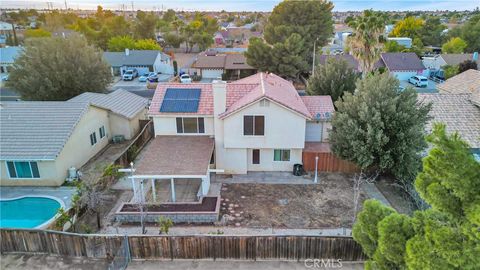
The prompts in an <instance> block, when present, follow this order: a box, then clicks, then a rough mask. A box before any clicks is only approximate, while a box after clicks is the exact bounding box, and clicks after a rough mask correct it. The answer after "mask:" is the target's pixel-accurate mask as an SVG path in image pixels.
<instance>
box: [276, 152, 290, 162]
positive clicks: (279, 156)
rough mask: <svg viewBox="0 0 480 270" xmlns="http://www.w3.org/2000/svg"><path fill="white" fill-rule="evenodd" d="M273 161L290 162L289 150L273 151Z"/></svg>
mask: <svg viewBox="0 0 480 270" xmlns="http://www.w3.org/2000/svg"><path fill="white" fill-rule="evenodd" d="M273 161H290V150H286V149H275V150H274V151H273Z"/></svg>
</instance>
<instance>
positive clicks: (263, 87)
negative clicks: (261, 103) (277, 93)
mask: <svg viewBox="0 0 480 270" xmlns="http://www.w3.org/2000/svg"><path fill="white" fill-rule="evenodd" d="M260 85H261V87H262V95H265V84H264V82H263V72H260Z"/></svg>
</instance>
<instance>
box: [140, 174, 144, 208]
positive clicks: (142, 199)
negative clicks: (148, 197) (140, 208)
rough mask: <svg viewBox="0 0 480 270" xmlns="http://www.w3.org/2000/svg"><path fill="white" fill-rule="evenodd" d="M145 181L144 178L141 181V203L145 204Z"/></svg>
mask: <svg viewBox="0 0 480 270" xmlns="http://www.w3.org/2000/svg"><path fill="white" fill-rule="evenodd" d="M143 180H145V179H143V178H142V179H141V180H140V196H141V198H140V202H141V203H145V189H144V188H143Z"/></svg>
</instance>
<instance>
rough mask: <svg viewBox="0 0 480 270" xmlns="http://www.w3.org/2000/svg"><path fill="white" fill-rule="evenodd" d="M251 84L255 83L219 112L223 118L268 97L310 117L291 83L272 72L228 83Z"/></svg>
mask: <svg viewBox="0 0 480 270" xmlns="http://www.w3.org/2000/svg"><path fill="white" fill-rule="evenodd" d="M241 84H253V85H256V86H255V87H253V88H252V89H251V90H250V91H249V92H248V93H246V94H245V95H244V96H243V97H241V98H239V99H238V100H237V101H235V102H234V103H233V104H232V105H231V106H229V107H227V110H226V111H225V112H224V113H222V114H221V117H222V118H225V117H227V116H229V115H231V114H232V113H234V112H236V111H238V110H241V109H243V108H245V107H247V106H249V105H251V104H253V103H255V102H256V101H259V100H260V99H263V98H268V99H270V100H272V101H274V102H277V103H279V104H280V105H283V106H285V107H287V108H289V109H291V110H293V111H295V112H297V113H299V114H301V115H303V116H305V117H306V118H311V117H312V116H311V114H310V112H309V111H308V109H307V107H306V106H305V104H304V103H303V101H302V99H301V98H300V96H299V95H298V93H297V90H296V89H295V87H293V84H292V83H291V82H289V81H287V80H285V79H283V78H281V77H280V76H278V75H275V74H273V73H263V72H259V73H257V74H254V75H252V76H249V77H246V78H243V79H241V80H238V81H235V82H232V83H231V84H230V85H241Z"/></svg>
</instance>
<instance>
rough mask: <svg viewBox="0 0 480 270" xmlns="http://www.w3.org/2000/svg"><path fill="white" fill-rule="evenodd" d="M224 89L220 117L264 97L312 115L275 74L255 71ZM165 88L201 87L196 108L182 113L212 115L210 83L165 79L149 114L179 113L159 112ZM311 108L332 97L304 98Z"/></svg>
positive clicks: (319, 107)
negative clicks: (224, 93)
mask: <svg viewBox="0 0 480 270" xmlns="http://www.w3.org/2000/svg"><path fill="white" fill-rule="evenodd" d="M226 87H227V93H226V95H227V96H226V108H227V109H226V111H225V112H224V113H222V114H221V117H222V118H223V117H227V116H228V115H230V114H232V113H234V112H236V111H238V110H241V109H243V108H245V107H247V106H249V105H250V104H252V103H254V102H256V101H259V100H261V99H263V98H267V99H269V100H272V101H273V102H276V103H278V104H280V105H282V106H285V107H287V108H289V109H291V110H293V111H295V112H297V113H299V114H301V115H303V116H305V117H306V118H311V117H312V115H311V112H310V110H309V108H307V106H306V104H305V103H304V100H303V99H302V98H301V97H300V96H299V95H298V93H297V90H295V88H294V87H293V85H292V84H291V83H290V82H289V81H286V80H284V79H282V78H281V77H279V76H277V75H275V74H266V73H257V74H255V75H252V76H249V77H246V78H243V79H240V80H238V81H234V82H231V83H227V86H226ZM168 88H190V89H198V88H199V89H201V95H200V102H199V107H198V111H197V112H195V113H181V114H185V115H213V90H212V84H210V83H192V84H181V83H168V84H158V86H157V90H156V91H155V95H154V96H153V99H152V103H151V104H150V110H149V114H150V115H169V114H170V115H178V113H165V112H160V107H161V105H162V102H163V98H164V96H165V92H166V89H168ZM307 99H308V101H307V102H309V101H310V102H309V104H310V109H311V110H312V111H315V112H317V110H318V111H319V112H321V110H323V109H324V108H327V109H328V108H330V107H333V105H332V104H331V103H332V101H331V99H329V100H327V99H326V98H325V97H319V98H316V97H315V98H313V97H312V98H311V99H310V98H307ZM319 102H328V103H329V104H326V105H324V104H322V105H319V104H318V103H319Z"/></svg>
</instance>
